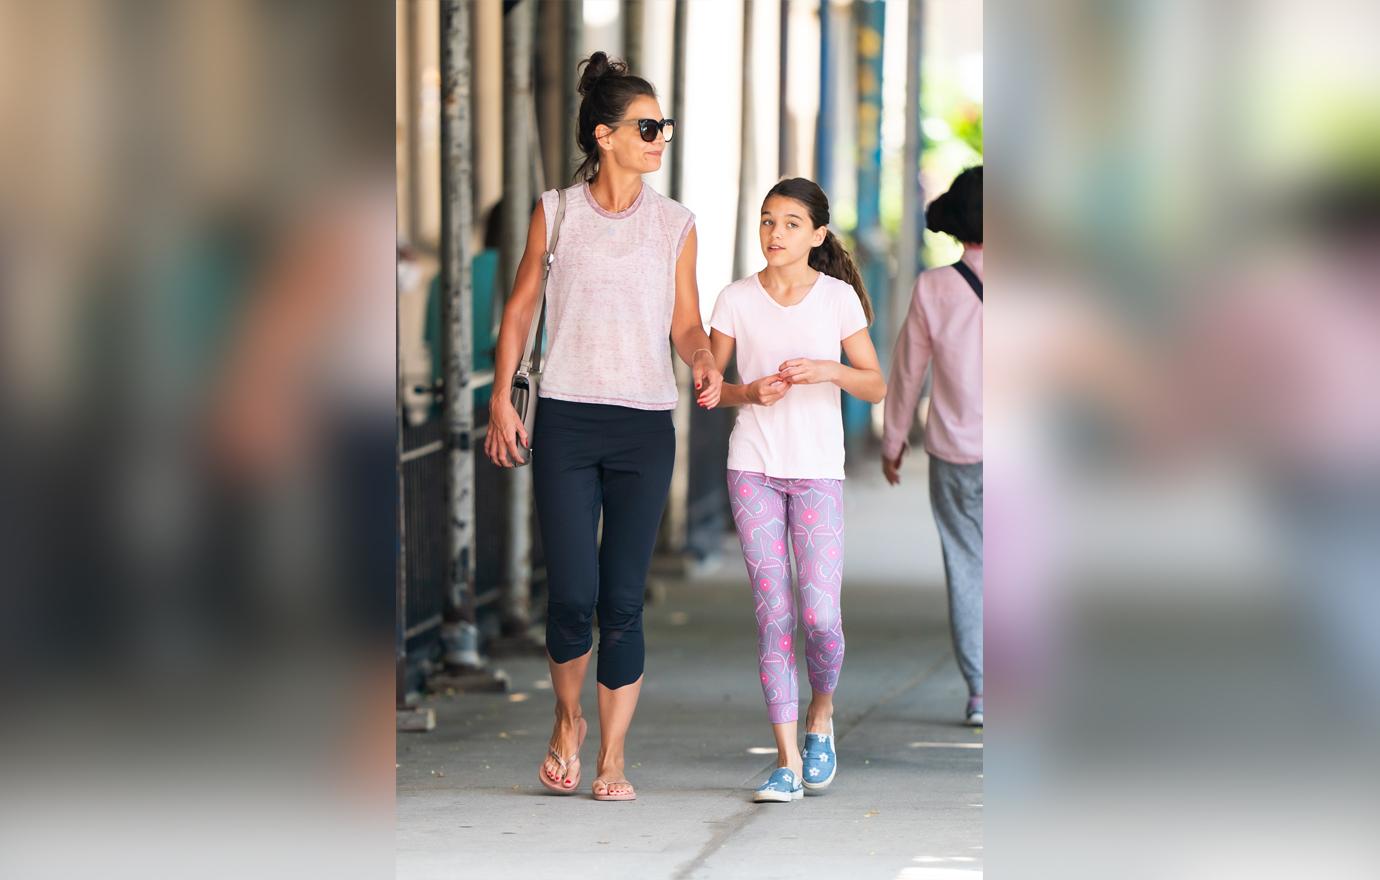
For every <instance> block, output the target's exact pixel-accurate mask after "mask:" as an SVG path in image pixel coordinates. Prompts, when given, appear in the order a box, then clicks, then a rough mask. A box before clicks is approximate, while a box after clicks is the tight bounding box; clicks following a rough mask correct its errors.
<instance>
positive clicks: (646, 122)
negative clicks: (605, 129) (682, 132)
mask: <svg viewBox="0 0 1380 880" xmlns="http://www.w3.org/2000/svg"><path fill="white" fill-rule="evenodd" d="M629 122H636V123H637V132H638V134H640V135H642V139H643V140H644V141H646V142H647V143H649V144H650V143H651V142H652V141H654V140H656V135H657V132H661V135H662V137H664V138H665V139H666V143H668V144H669V143H670V142H671V137H672V136H673V135H674V134H675V131H676V121H675V120H674V119H661V120H657V119H624V120H623V121H622V122H615V123H613V124H612V125H610V126H609V128H617V127H618V126H620V125H627V124H628V123H629Z"/></svg>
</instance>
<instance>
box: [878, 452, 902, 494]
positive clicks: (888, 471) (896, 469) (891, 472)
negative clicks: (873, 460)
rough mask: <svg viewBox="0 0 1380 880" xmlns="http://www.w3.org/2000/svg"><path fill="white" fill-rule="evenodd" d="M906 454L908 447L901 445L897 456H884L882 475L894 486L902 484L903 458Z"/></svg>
mask: <svg viewBox="0 0 1380 880" xmlns="http://www.w3.org/2000/svg"><path fill="white" fill-rule="evenodd" d="M905 455H906V448H905V447H904V446H902V447H901V451H900V452H898V453H896V457H895V458H894V459H893V458H887V457H886V456H885V455H883V456H882V476H884V477H886V481H887V482H888V483H890V484H891V485H893V486H899V485H901V459H902V458H904V457H905Z"/></svg>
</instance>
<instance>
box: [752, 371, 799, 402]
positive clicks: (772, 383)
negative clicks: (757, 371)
mask: <svg viewBox="0 0 1380 880" xmlns="http://www.w3.org/2000/svg"><path fill="white" fill-rule="evenodd" d="M790 390H791V386H790V384H789V383H788V382H785V381H783V380H782V379H781V377H780V376H775V375H771V376H763V377H762V378H760V379H758V380H757V381H756V382H753V383H752V384H750V385H748V387H747V389H746V394H747V399H748V401H749V402H750V403H755V404H757V405H758V406H771V405H772V404H773V403H776V402H777V401H778V400H780V399H781V398H783V397H785V396H786V392H787V391H790Z"/></svg>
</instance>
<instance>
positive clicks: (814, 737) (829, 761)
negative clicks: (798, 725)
mask: <svg viewBox="0 0 1380 880" xmlns="http://www.w3.org/2000/svg"><path fill="white" fill-rule="evenodd" d="M838 769H839V762H838V755H836V754H835V753H834V722H833V719H830V721H829V732H828V733H807V734H805V779H804V783H805V787H806V788H808V789H809V790H810V791H823V790H824V789H826V788H828V787H829V783H831V782H833V781H834V774H835V773H837V772H838Z"/></svg>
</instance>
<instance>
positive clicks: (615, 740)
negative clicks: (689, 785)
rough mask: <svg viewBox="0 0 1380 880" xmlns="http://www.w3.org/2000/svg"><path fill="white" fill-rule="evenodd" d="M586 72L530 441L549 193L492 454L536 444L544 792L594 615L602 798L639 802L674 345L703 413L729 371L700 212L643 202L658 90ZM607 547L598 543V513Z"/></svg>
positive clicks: (488, 444) (597, 792)
mask: <svg viewBox="0 0 1380 880" xmlns="http://www.w3.org/2000/svg"><path fill="white" fill-rule="evenodd" d="M582 64H583V65H584V68H585V69H584V72H583V74H582V76H581V78H580V85H579V91H580V95H581V96H582V100H581V102H580V114H579V121H578V131H577V136H576V137H577V142H578V144H579V147H580V150H581V151H582V152H583V153H584V156H585V158H584V162H583V164H581V166H580V168H579V170H578V172H577V173H576V178H577V180H578V182H577V183H576V184H575V185H574V186H572V187H569V188H568V189H566V190H565V202H566V204H565V214H564V219H563V220H562V221H561V228H560V235H559V238H558V242H559V243H558V247H557V251H556V253H555V257H554V262H553V263H552V266H551V272H550V277H549V279H548V282H547V291H546V296H547V328H548V332H549V335H550V347H549V349H548V352H547V355H546V359H545V362H544V369H543V371H542V381H541V385H540V389H539V391H538V394H539V396H540V397H541V403H540V405H539V406H538V408H537V420H536V425H535V426H534V428H533V432H534V434H535V436H534V437H532V438H529V437H528V436H527V432H526V431H525V430H524V428H523V425H522V420H521V418H519V416H518V413H517V411H516V410H515V409H514V408H513V406H512V403H511V402H510V399H509V394H510V385H511V383H512V379H513V374H514V372H515V371H516V369H517V366H518V362H519V360H520V359H521V357H522V349H523V346H524V345H526V341H527V335H528V330H529V328H530V327H531V324H532V321H533V320H534V319H535V318H536V314H537V310H538V306H539V302H538V300H539V296H540V285H541V271H542V266H541V263H542V255H543V252H544V251H545V249H546V242H547V240H548V237H549V236H550V235H551V232H552V226H553V224H554V221H555V217H556V214H557V205H558V198H559V193H557V191H555V190H552V191H550V192H546V193H543V194H542V198H541V201H540V202H539V203H538V205H537V207H536V210H535V211H533V213H532V223H531V227H530V229H529V230H528V233H527V249H526V252H525V253H524V254H523V257H522V261H521V263H520V264H519V266H518V273H517V279H516V281H515V283H514V286H513V293H512V295H511V296H510V297H509V298H508V302H507V305H506V306H505V307H504V309H503V323H502V326H501V327H500V330H499V338H498V348H497V354H496V367H495V369H496V376H495V382H494V395H493V400H492V402H491V404H490V407H489V431H488V434H487V436H486V437H485V441H484V446H485V452H486V454H487V455H488V456H489V458H490V459H492V460H493V461H494V463H495V464H497V465H499V466H500V467H512V466H514V464H515V462H517V461H521V460H523V459H524V452H523V450H524V449H525V448H526V447H528V446H529V445H533V444H534V445H533V448H532V468H533V474H532V479H533V485H534V490H535V493H536V507H537V520H538V523H539V525H540V527H541V535H542V544H543V547H544V548H545V551H546V569H547V578H548V599H547V617H546V650H547V654H548V661H549V665H550V669H551V683H552V688H553V690H554V691H555V695H556V723H555V729H554V730H553V731H552V733H551V743H550V751H549V754H548V755H547V758H546V760H545V761H544V762H543V763H542V766H541V769H540V771H539V773H538V778H539V779H540V781H541V783H542V784H543V785H545V786H546V787H547V788H549V789H551V790H552V791H556V792H561V793H569V792H572V791H575V790H576V787H577V786H578V785H579V783H580V775H581V770H580V757H579V753H580V747H581V744H582V743H583V741H584V737H585V732H586V730H587V725H586V723H585V720H584V718H583V717H582V713H581V708H580V694H581V690H582V688H583V685H584V678H585V671H586V669H587V668H588V667H589V660H590V654H591V653H592V648H593V639H592V633H591V620H592V618H593V616H594V614H595V611H596V610H597V611H598V617H599V658H598V664H597V672H596V679H597V682H598V684H597V690H598V696H599V738H600V744H599V764H598V775H597V776H596V778H595V780H594V783H593V793H594V798H595V800H606V801H625V800H633V799H634V798H635V797H636V796H637V795H636V791H635V790H634V788H633V786H632V784H631V783H630V782H628V780H627V778H626V777H625V776H624V774H623V768H624V760H625V759H624V740H625V738H626V736H627V732H628V727H629V725H630V724H631V723H632V718H633V713H634V711H635V710H636V708H637V698H638V694H639V693H640V691H641V687H642V670H643V660H644V653H645V652H644V647H643V640H642V603H643V596H644V593H645V587H646V579H647V570H648V567H649V566H650V564H651V556H652V548H653V545H654V543H655V541H656V535H657V529H658V526H659V525H660V522H661V514H662V510H663V508H664V507H665V506H666V494H667V492H668V490H669V488H670V482H671V468H672V464H673V462H674V460H675V443H676V439H675V433H674V429H673V427H672V421H671V411H672V410H673V409H674V408H675V406H676V397H677V389H676V381H675V375H674V373H673V371H672V368H671V362H670V359H669V358H667V356H666V342H667V338H668V337H669V338H670V340H671V342H672V343H673V345H674V346H675V351H676V353H677V354H678V355H679V356H680V358H681V359H682V360H683V361H685V362H686V363H687V364H689V365H690V366H691V367H692V368H693V371H694V381H695V387H696V389H697V390H698V391H699V392H700V403H701V405H713V404H714V403H717V402H718V394H719V388H720V386H721V384H722V382H723V376H722V375H721V374H720V372H719V371H718V370H717V369H716V368H715V366H714V358H713V356H712V355H711V354H710V350H709V337H708V336H707V335H706V334H705V332H704V327H703V325H702V324H701V323H700V306H699V292H698V289H697V288H696V286H695V249H696V243H695V226H694V216H693V215H692V214H691V213H690V211H689V210H687V209H686V208H685V207H684V206H682V205H680V204H678V203H676V202H674V201H672V200H670V199H668V198H666V197H665V196H662V195H660V194H659V193H656V192H653V191H652V190H651V188H650V187H648V186H646V185H645V184H644V183H643V181H642V175H644V174H647V173H650V172H652V171H656V170H657V169H658V168H660V167H661V160H662V153H663V152H664V151H665V149H666V143H667V141H668V140H670V138H671V135H672V132H673V130H674V122H673V120H669V119H663V118H662V115H661V106H660V105H659V104H658V102H657V99H656V91H655V89H653V88H652V86H651V84H650V83H648V82H647V81H646V80H644V79H642V78H641V77H637V76H633V75H632V74H630V73H629V72H628V69H627V66H626V65H624V64H623V63H622V62H619V61H610V60H609V58H608V56H607V55H605V54H604V53H603V52H595V53H594V54H593V55H591V56H590V57H589V58H588V59H587V60H586V61H585V62H582ZM601 513H602V515H603V539H602V543H601V542H600V540H599V538H598V532H599V520H600V514H601Z"/></svg>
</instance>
